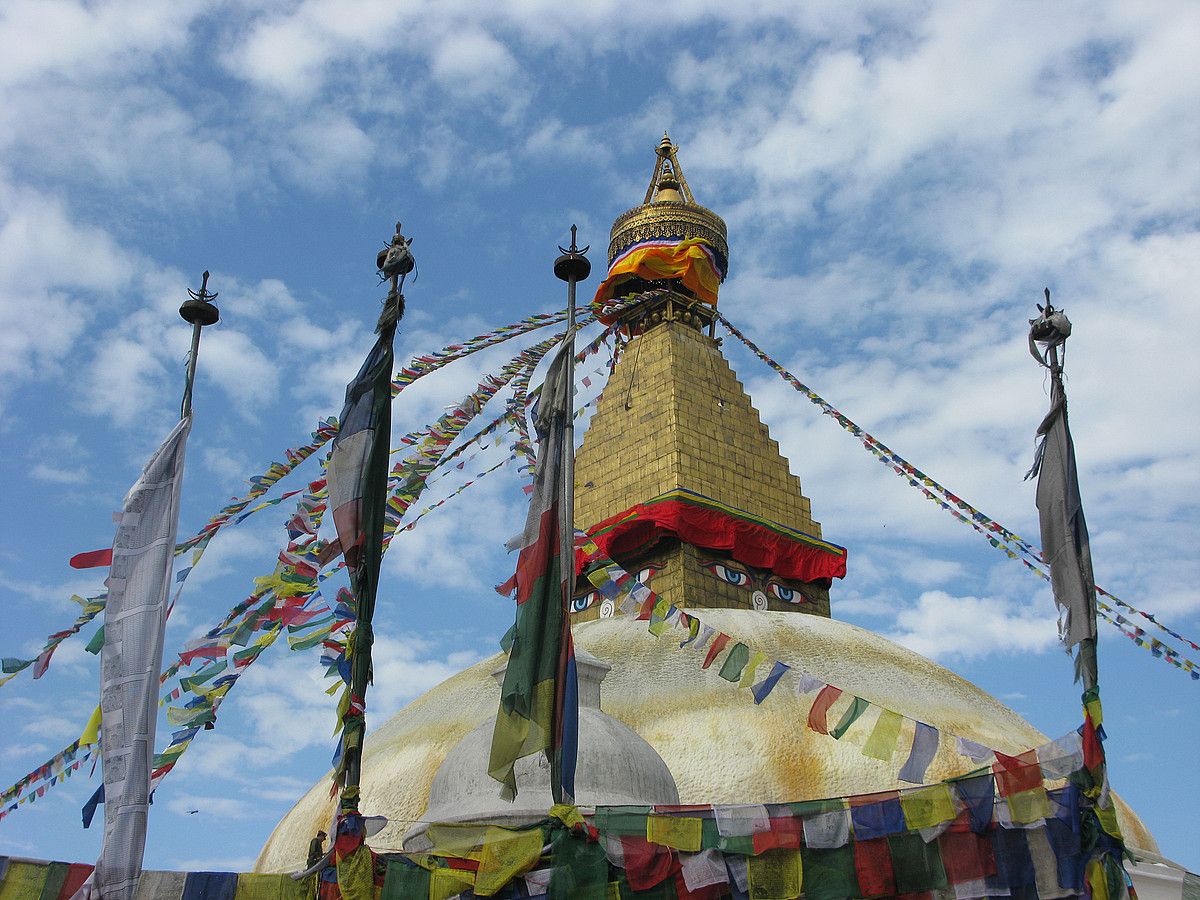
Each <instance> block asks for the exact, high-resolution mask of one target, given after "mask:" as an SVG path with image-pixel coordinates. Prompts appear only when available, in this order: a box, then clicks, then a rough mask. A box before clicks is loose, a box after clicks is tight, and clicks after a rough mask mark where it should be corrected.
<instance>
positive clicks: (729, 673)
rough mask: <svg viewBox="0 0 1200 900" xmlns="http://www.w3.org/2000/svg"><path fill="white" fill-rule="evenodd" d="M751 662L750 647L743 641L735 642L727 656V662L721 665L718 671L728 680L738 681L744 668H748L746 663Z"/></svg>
mask: <svg viewBox="0 0 1200 900" xmlns="http://www.w3.org/2000/svg"><path fill="white" fill-rule="evenodd" d="M749 662H750V648H749V647H747V646H746V645H745V644H743V643H742V642H741V641H738V643H736V644H734V645H733V647H732V649H730V651H729V655H728V656H726V657H725V663H724V665H722V666H721V671H720V672H719V673H718V674H720V676H721V677H722V678H724V679H725V680H726V681H737V680H738V679H740V678H741V677H742V670H743V669H745V668H746V664H747V663H749Z"/></svg>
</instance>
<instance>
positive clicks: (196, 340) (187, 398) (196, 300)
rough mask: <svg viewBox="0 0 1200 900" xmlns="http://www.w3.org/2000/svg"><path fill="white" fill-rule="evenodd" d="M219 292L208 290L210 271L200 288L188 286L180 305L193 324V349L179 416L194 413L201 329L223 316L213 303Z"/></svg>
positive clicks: (180, 309)
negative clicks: (194, 288) (193, 401)
mask: <svg viewBox="0 0 1200 900" xmlns="http://www.w3.org/2000/svg"><path fill="white" fill-rule="evenodd" d="M217 296H218V295H217V293H216V291H214V292H213V293H211V294H210V293H209V292H208V271H207V270H206V271H205V272H204V278H203V279H202V280H201V282H200V290H198V291H193V290H192V289H191V288H188V299H186V300H184V301H183V305H182V306H180V307H179V315H180V316H182V317H183V319H184V321H186V322H190V323H191V324H192V350H191V352H190V353H189V354H188V368H187V383H186V384H185V385H184V388H183V404H182V405H181V406H180V409H179V418H181V419H186V418H187V417H188V416H190V415H191V414H192V387H193V385H195V383H196V357H197V356H198V355H199V353H200V329H201V328H203V327H204V326H205V325H215V324H216V323H217V322H218V321H219V320H220V318H221V313H220V311H218V309H217V308H216V307H215V306H214V305H213V302H212V301H214V300H216V299H217Z"/></svg>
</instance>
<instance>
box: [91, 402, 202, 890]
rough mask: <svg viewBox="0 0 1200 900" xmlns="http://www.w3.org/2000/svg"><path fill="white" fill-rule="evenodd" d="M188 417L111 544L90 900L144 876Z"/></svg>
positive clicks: (128, 505)
mask: <svg viewBox="0 0 1200 900" xmlns="http://www.w3.org/2000/svg"><path fill="white" fill-rule="evenodd" d="M191 424H192V420H191V418H190V417H187V418H184V419H181V420H180V422H179V424H177V425H176V426H175V427H174V428H173V429H172V431H171V433H170V434H169V435H168V436H167V439H166V440H165V441H163V443H162V445H161V446H160V447H159V448H158V450H157V451H155V453H154V455H153V456H152V457H151V458H150V461H149V462H147V463H146V467H145V469H144V470H143V471H142V474H141V477H140V478H138V480H137V482H136V483H135V484H134V485H133V487H132V488H130V489H129V493H128V494H127V495H126V496H125V503H124V507H123V511H122V514H121V518H120V524H119V525H118V526H117V532H116V536H115V537H114V539H113V545H112V546H113V549H112V557H113V561H112V568H111V570H110V574H109V580H108V584H109V590H108V602H107V606H106V608H105V613H104V616H105V625H104V631H105V642H104V649H103V650H102V651H101V673H102V674H101V684H100V696H101V698H102V700H103V702H102V703H101V706H102V707H103V713H102V725H101V730H100V747H101V758H102V760H103V772H104V795H103V796H104V798H105V804H104V839H103V843H102V845H101V849H100V859H99V861H98V862H97V864H96V870H95V872H94V873H93V877H92V879H91V880H89V882H88V883H87V885H86V886H85V887H84V888H82V889H81V891H82V892H83V893H84V895H85V896H91V895H96V896H102V897H104V900H129V898H131V897H132V896H133V891H134V888H136V887H137V882H138V876H139V875H141V872H142V856H143V853H144V852H145V848H146V816H147V812H148V809H149V800H150V771H151V765H150V763H151V759H152V758H153V755H154V733H155V728H156V725H157V720H158V682H159V679H158V675H159V671H160V670H161V668H162V651H163V632H164V629H165V628H166V622H167V598H168V596H169V592H170V587H171V567H172V565H173V563H174V559H175V554H174V550H175V532H176V528H177V526H178V524H179V494H180V491H181V489H182V487H183V461H184V454H185V450H186V448H187V437H188V432H189V431H190V429H191Z"/></svg>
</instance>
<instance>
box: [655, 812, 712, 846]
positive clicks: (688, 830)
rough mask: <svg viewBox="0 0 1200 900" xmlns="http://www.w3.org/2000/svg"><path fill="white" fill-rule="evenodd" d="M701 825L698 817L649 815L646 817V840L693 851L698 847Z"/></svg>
mask: <svg viewBox="0 0 1200 900" xmlns="http://www.w3.org/2000/svg"><path fill="white" fill-rule="evenodd" d="M701 826H702V823H701V820H700V819H695V818H690V817H687V816H656V815H649V816H647V817H646V840H647V841H649V842H650V843H652V844H662V845H663V846H664V847H673V848H674V849H676V850H686V851H689V852H692V853H694V852H696V851H698V850H699V849H700V835H701V832H702V827H701Z"/></svg>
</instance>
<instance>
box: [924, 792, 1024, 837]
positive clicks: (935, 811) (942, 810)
mask: <svg viewBox="0 0 1200 900" xmlns="http://www.w3.org/2000/svg"><path fill="white" fill-rule="evenodd" d="M1042 796H1043V798H1044V797H1045V791H1043V792H1042ZM900 808H901V809H902V810H904V821H905V823H906V824H907V825H908V829H909V831H916V830H917V829H918V828H931V827H933V826H934V825H940V824H942V823H943V822H949V821H950V820H951V819H953V818H954V817H955V816H956V815H957V812H956V811H955V809H954V792H953V791H952V790H951V789H950V785H948V784H931V785H929V786H927V787H922V788H917V789H916V790H915V791H904V792H902V793H901V794H900Z"/></svg>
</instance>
